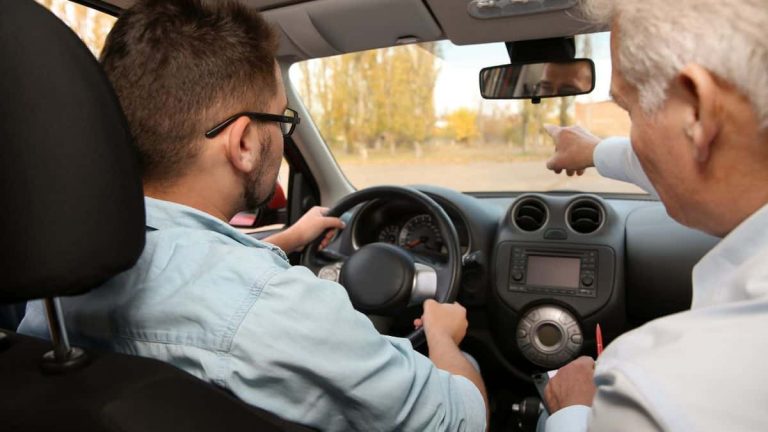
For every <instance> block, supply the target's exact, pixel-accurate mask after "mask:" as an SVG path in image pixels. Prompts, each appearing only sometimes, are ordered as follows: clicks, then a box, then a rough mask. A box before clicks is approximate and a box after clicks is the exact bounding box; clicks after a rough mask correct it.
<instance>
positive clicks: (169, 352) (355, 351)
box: [19, 198, 485, 431]
mask: <svg viewBox="0 0 768 432" xmlns="http://www.w3.org/2000/svg"><path fill="white" fill-rule="evenodd" d="M145 202H146V208H147V242H146V247H145V249H144V251H143V253H142V255H141V257H140V259H139V261H138V263H137V264H136V266H135V267H134V268H132V269H130V270H128V271H126V272H124V273H122V274H120V275H118V276H116V277H115V278H113V279H111V280H110V281H109V282H107V283H106V284H105V285H103V286H102V287H100V288H99V289H96V290H93V291H91V292H89V293H88V294H85V295H81V296H77V297H70V298H63V299H62V306H63V310H64V317H65V321H66V323H67V326H68V329H69V334H70V338H71V340H72V341H73V343H74V344H76V345H80V346H88V347H96V348H103V349H108V350H114V351H118V352H123V353H128V354H134V355H139V356H145V357H152V358H156V359H159V360H163V361H166V362H169V363H171V364H173V365H175V366H177V367H179V368H181V369H184V370H185V371H187V372H189V373H191V374H193V375H195V376H197V377H199V378H202V379H204V380H207V381H210V382H212V383H215V384H217V385H219V386H221V387H224V388H226V389H229V390H231V391H232V392H233V393H234V394H236V395H237V396H238V397H240V398H241V399H242V400H244V401H246V402H248V403H250V404H253V405H256V406H258V407H261V408H263V409H266V410H268V411H271V412H274V413H276V414H278V415H280V416H282V417H284V418H286V419H289V420H292V421H296V422H300V423H303V424H307V425H310V426H313V427H316V428H319V429H322V430H336V431H343V430H366V431H373V430H412V431H433V430H466V431H483V430H484V429H485V408H484V405H483V400H482V397H481V395H480V392H479V391H478V390H477V388H476V387H475V385H474V384H472V383H471V382H470V381H469V380H467V379H466V378H464V377H460V376H457V375H451V374H450V373H448V372H445V371H443V370H440V369H437V368H436V367H435V366H434V364H433V363H432V362H431V361H430V360H429V359H428V358H426V357H424V356H423V355H421V354H419V353H418V352H416V351H414V350H413V349H412V348H411V345H410V343H409V342H408V340H406V339H401V338H394V337H386V336H381V335H380V334H379V333H378V332H377V331H376V329H375V328H374V327H373V325H372V324H371V322H370V320H369V319H368V318H367V317H366V316H365V315H362V314H360V313H359V312H357V311H355V310H354V309H353V308H352V304H351V303H350V301H349V297H348V296H347V292H346V291H345V290H344V288H343V287H342V286H340V285H338V284H336V283H333V282H328V281H324V280H321V279H318V278H316V277H315V276H314V274H312V273H311V272H310V271H309V270H308V269H307V268H305V267H291V266H290V265H289V264H288V261H287V260H286V257H285V254H284V253H283V252H282V251H281V250H280V249H278V248H277V247H275V246H273V245H270V244H268V243H264V242H260V241H258V240H255V239H253V238H251V237H249V236H247V235H244V234H241V233H240V232H238V231H237V230H235V229H233V228H231V227H230V226H229V225H227V224H225V223H223V222H222V221H220V220H218V219H215V218H213V217H212V216H210V215H208V214H205V213H203V212H200V211H197V210H195V209H192V208H189V207H186V206H182V205H179V204H175V203H171V202H167V201H160V200H156V199H152V198H146V200H145ZM19 333H25V334H29V335H33V336H38V337H44V338H47V337H48V330H47V325H46V322H45V314H44V312H43V307H42V304H41V303H40V302H31V303H30V304H29V305H28V307H27V315H26V316H25V318H24V320H23V321H22V323H21V325H20V326H19Z"/></svg>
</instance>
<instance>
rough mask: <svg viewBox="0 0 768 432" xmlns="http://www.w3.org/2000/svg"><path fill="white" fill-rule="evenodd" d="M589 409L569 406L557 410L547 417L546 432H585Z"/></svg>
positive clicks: (584, 406)
mask: <svg viewBox="0 0 768 432" xmlns="http://www.w3.org/2000/svg"><path fill="white" fill-rule="evenodd" d="M591 410H592V408H591V407H588V406H586V405H571V406H569V407H565V408H563V409H560V410H558V411H557V412H556V413H554V414H552V415H551V416H549V418H548V419H547V425H546V427H545V428H544V429H545V431H546V432H584V431H586V430H587V420H588V419H589V412H590V411H591Z"/></svg>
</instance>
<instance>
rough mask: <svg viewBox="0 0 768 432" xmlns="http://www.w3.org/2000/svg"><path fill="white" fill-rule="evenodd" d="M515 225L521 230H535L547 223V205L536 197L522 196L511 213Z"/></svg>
mask: <svg viewBox="0 0 768 432" xmlns="http://www.w3.org/2000/svg"><path fill="white" fill-rule="evenodd" d="M512 219H513V220H514V221H515V225H517V227H518V228H520V229H521V230H523V231H536V230H538V229H540V228H541V227H543V226H544V224H545V223H547V206H546V205H544V203H543V202H541V200H539V199H537V198H523V199H522V200H520V201H519V202H518V203H517V204H516V205H515V210H514V212H513V214H512Z"/></svg>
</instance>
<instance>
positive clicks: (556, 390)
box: [544, 356, 597, 414]
mask: <svg viewBox="0 0 768 432" xmlns="http://www.w3.org/2000/svg"><path fill="white" fill-rule="evenodd" d="M594 374H595V361H594V360H592V358H591V357H586V356H585V357H579V358H577V359H576V360H574V361H572V362H570V363H568V364H567V365H565V366H563V367H562V368H560V370H558V371H557V375H555V376H554V377H552V379H550V380H549V384H547V388H546V389H545V390H544V398H545V399H546V402H547V406H548V407H549V409H550V414H554V413H555V412H557V411H558V410H560V409H562V408H565V407H569V406H571V405H586V406H592V399H594V397H595V392H596V391H597V388H596V387H595V383H594V381H593V377H594Z"/></svg>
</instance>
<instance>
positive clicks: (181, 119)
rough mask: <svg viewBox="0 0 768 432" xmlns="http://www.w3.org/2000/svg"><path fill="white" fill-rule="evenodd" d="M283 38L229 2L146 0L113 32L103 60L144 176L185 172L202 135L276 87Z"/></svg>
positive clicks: (260, 103)
mask: <svg viewBox="0 0 768 432" xmlns="http://www.w3.org/2000/svg"><path fill="white" fill-rule="evenodd" d="M276 51H277V37H276V35H275V33H274V31H273V30H272V28H271V26H270V25H269V24H268V23H267V22H266V21H265V20H264V19H263V18H262V17H261V15H260V14H259V13H258V12H257V11H255V10H252V9H249V8H247V7H246V6H243V5H240V4H237V3H234V2H231V1H218V0H217V1H215V2H205V3H203V2H202V1H200V0H140V1H139V2H137V3H136V5H135V6H133V7H132V8H130V9H128V10H127V11H125V12H124V13H123V14H122V15H121V16H120V18H119V19H118V20H117V23H116V24H115V26H114V28H113V29H112V31H111V32H110V33H109V36H108V37H107V40H106V42H105V45H104V50H103V51H102V53H101V62H102V65H103V66H104V70H105V71H106V73H107V76H108V77H109V79H110V81H111V82H112V85H113V86H114V88H115V91H116V92H117V95H118V98H119V100H120V103H121V105H122V107H123V111H124V112H125V115H126V117H127V119H128V123H129V127H130V130H131V132H132V134H133V137H134V140H135V142H136V145H137V147H138V149H139V153H140V155H141V160H142V168H143V176H144V179H145V181H146V180H151V181H160V182H164V181H168V180H172V179H174V178H177V177H178V176H180V175H182V174H183V173H184V172H185V169H186V168H188V167H189V166H190V162H192V161H193V160H194V158H196V157H197V154H198V153H199V150H200V138H202V137H203V136H204V133H205V131H206V130H207V129H208V128H211V127H212V126H213V125H215V124H216V123H217V122H219V121H221V120H222V119H223V118H226V117H227V116H229V115H232V114H233V113H235V112H239V111H254V110H256V111H261V110H263V109H264V108H265V107H266V105H267V104H268V103H269V101H270V100H271V99H272V97H274V95H275V94H276V91H277V80H276V77H275V63H274V62H275V53H276Z"/></svg>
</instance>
